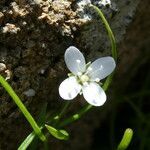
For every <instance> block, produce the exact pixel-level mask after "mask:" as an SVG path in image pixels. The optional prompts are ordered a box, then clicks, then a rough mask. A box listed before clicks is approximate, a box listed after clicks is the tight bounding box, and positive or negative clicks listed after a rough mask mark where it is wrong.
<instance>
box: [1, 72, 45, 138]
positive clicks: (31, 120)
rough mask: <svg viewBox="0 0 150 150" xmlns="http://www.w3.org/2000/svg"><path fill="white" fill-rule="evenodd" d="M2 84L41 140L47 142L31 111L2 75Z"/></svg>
mask: <svg viewBox="0 0 150 150" xmlns="http://www.w3.org/2000/svg"><path fill="white" fill-rule="evenodd" d="M0 83H1V84H2V86H3V87H4V88H5V90H6V91H7V92H8V94H9V95H10V96H11V98H12V99H13V101H14V102H15V103H16V105H17V106H18V107H19V109H20V110H21V112H22V113H23V114H24V116H25V117H26V119H27V120H28V122H29V123H30V125H31V126H32V128H33V130H34V131H35V133H36V134H37V135H38V136H39V138H40V139H41V140H42V141H46V137H45V136H44V134H43V133H42V131H41V129H40V127H39V126H38V125H37V123H36V122H35V120H34V118H33V117H32V116H31V114H30V113H29V111H28V110H27V108H26V107H25V105H24V104H23V103H22V101H21V100H20V98H19V97H18V96H17V94H16V93H15V92H14V90H13V89H12V87H11V86H10V85H9V84H8V82H7V81H5V79H4V78H3V77H2V76H1V75H0Z"/></svg>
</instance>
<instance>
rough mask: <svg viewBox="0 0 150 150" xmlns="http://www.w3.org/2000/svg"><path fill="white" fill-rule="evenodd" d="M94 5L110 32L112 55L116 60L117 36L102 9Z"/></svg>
mask: <svg viewBox="0 0 150 150" xmlns="http://www.w3.org/2000/svg"><path fill="white" fill-rule="evenodd" d="M92 7H93V8H94V9H95V10H96V12H97V13H98V15H99V16H100V18H101V19H102V21H103V23H104V25H105V28H106V30H107V32H108V36H109V39H110V42H111V47H112V51H111V52H112V56H113V58H114V59H115V60H117V48H116V40H115V36H114V34H113V32H112V30H111V28H110V26H109V24H108V22H107V20H106V18H105V16H104V15H103V13H102V11H101V10H100V9H99V8H98V7H97V6H94V5H92Z"/></svg>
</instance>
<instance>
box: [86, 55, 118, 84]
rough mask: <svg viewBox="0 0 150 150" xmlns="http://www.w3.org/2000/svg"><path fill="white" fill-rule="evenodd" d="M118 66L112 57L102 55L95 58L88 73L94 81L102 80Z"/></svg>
mask: <svg viewBox="0 0 150 150" xmlns="http://www.w3.org/2000/svg"><path fill="white" fill-rule="evenodd" d="M115 67H116V63H115V60H114V59H113V58H112V57H102V58H99V59H97V60H95V61H94V62H93V63H92V64H91V65H90V66H89V67H88V69H87V74H88V75H89V77H90V78H91V80H92V81H96V80H98V79H99V80H101V79H103V78H105V77H107V76H108V75H109V74H111V73H112V72H113V70H114V69H115Z"/></svg>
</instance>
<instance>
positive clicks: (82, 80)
mask: <svg viewBox="0 0 150 150" xmlns="http://www.w3.org/2000/svg"><path fill="white" fill-rule="evenodd" d="M89 79H90V78H89V77H88V76H87V75H85V74H83V75H82V76H81V77H80V81H81V82H82V83H84V82H88V81H89Z"/></svg>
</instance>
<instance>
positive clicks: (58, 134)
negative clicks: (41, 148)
mask: <svg viewBox="0 0 150 150" xmlns="http://www.w3.org/2000/svg"><path fill="white" fill-rule="evenodd" d="M45 127H46V128H47V130H48V131H49V133H50V134H51V135H53V136H54V137H55V138H56V139H59V140H68V139H69V134H68V133H67V131H65V130H57V129H55V128H54V127H52V126H50V125H45Z"/></svg>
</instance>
